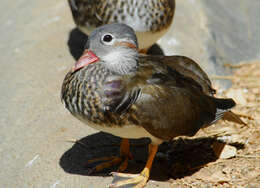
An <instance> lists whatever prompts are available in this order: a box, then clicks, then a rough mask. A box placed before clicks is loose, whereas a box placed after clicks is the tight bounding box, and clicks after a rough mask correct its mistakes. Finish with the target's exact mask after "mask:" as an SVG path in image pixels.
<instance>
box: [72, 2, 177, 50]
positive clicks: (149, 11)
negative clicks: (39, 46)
mask: <svg viewBox="0 0 260 188" xmlns="http://www.w3.org/2000/svg"><path fill="white" fill-rule="evenodd" d="M69 4H70V8H71V11H72V15H73V18H74V21H75V23H76V25H77V26H78V28H79V29H80V30H81V31H82V32H84V33H86V34H87V35H89V34H90V33H91V32H92V31H93V30H94V29H95V28H96V27H99V26H102V25H105V24H109V23H125V24H127V25H129V26H131V27H132V28H133V29H134V30H135V32H136V35H137V38H138V42H139V48H140V49H147V48H149V47H150V46H152V45H153V44H154V43H155V42H156V41H157V40H158V39H159V38H160V37H162V36H163V35H164V34H165V33H166V32H167V31H168V29H169V27H170V25H171V23H172V20H173V16H174V10H175V0H99V1H96V0H69Z"/></svg>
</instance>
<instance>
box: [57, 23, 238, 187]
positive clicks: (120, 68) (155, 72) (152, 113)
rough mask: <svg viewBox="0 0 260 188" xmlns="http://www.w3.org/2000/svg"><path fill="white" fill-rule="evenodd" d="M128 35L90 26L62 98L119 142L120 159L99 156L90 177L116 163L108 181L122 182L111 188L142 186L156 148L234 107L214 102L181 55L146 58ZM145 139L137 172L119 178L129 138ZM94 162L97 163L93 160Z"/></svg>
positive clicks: (201, 76) (116, 26)
mask: <svg viewBox="0 0 260 188" xmlns="http://www.w3.org/2000/svg"><path fill="white" fill-rule="evenodd" d="M138 49H139V48H138V39H137V36H136V34H135V31H134V29H132V28H131V27H130V26H128V25H126V24H122V23H113V24H107V25H104V26H100V27H98V28H96V29H95V30H94V31H93V32H92V33H91V34H90V35H89V38H88V41H87V44H86V49H85V51H84V53H83V55H82V56H81V57H80V58H79V60H78V61H77V62H76V63H75V65H74V66H73V67H72V69H71V70H70V71H69V72H68V73H67V74H66V76H65V78H64V81H63V84H62V88H61V99H62V101H63V103H64V105H65V108H66V109H68V110H69V111H70V113H71V114H72V115H73V116H74V117H76V118H77V119H79V120H80V121H82V122H83V123H85V124H86V125H88V126H90V127H92V128H94V129H97V130H100V131H103V132H106V133H110V134H112V135H115V136H118V137H121V138H122V142H121V145H120V155H119V156H118V157H117V156H116V157H105V158H102V159H103V160H104V159H106V161H105V162H104V163H101V164H98V165H97V166H95V167H94V168H93V171H100V170H102V169H104V168H106V167H110V166H112V165H116V164H120V165H119V171H120V172H114V173H112V175H113V176H114V177H115V178H116V177H123V178H126V179H124V180H120V181H117V182H114V183H112V184H111V185H110V187H111V188H112V187H113V188H115V187H121V186H124V185H128V184H133V185H134V187H135V188H140V187H144V186H145V185H146V183H147V181H148V180H149V175H150V170H151V167H152V163H153V160H154V158H155V155H156V152H157V150H158V146H159V145H160V144H161V143H162V142H164V141H170V140H172V139H174V138H176V137H178V136H193V135H195V134H196V133H197V132H198V131H199V130H200V129H202V128H205V127H207V126H210V125H212V124H214V123H216V122H217V121H218V120H220V119H221V118H223V117H224V116H225V114H226V113H229V112H231V111H230V110H231V109H232V108H233V107H234V106H235V101H234V100H233V99H231V98H216V97H215V96H214V93H215V90H214V89H213V88H212V87H211V81H210V80H209V78H208V76H207V74H206V73H205V72H204V71H203V70H202V69H201V68H200V67H199V65H198V64H197V63H196V62H194V61H193V60H192V59H190V58H188V57H185V56H163V55H144V54H142V53H139V51H138ZM139 138H149V139H150V141H151V142H150V144H149V154H148V159H147V162H146V165H145V167H144V169H143V170H142V171H141V172H140V174H125V173H122V172H123V171H124V170H125V169H126V168H127V165H128V160H129V159H132V158H133V156H132V154H131V152H130V150H129V139H139ZM93 161H95V162H96V161H97V160H96V159H93Z"/></svg>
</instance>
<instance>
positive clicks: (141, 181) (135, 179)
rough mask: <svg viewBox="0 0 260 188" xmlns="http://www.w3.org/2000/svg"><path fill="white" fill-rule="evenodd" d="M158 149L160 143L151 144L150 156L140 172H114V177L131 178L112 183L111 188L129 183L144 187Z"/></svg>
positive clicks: (138, 187) (140, 187)
mask: <svg viewBox="0 0 260 188" xmlns="http://www.w3.org/2000/svg"><path fill="white" fill-rule="evenodd" d="M157 150H158V145H152V144H150V145H149V157H148V160H147V162H146V165H145V168H144V169H143V170H142V172H141V173H140V174H124V173H117V172H114V173H112V174H113V176H114V178H117V177H119V178H129V179H126V180H122V181H118V182H116V183H114V184H112V185H110V188H117V187H121V186H124V185H128V184H136V185H135V186H134V188H142V187H144V186H145V185H146V183H147V181H148V179H149V176H150V170H151V167H152V164H153V159H154V157H155V154H156V152H157Z"/></svg>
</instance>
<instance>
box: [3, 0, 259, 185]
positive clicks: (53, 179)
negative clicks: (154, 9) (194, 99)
mask: <svg viewBox="0 0 260 188" xmlns="http://www.w3.org/2000/svg"><path fill="white" fill-rule="evenodd" d="M184 2H186V5H188V3H187V1H184ZM184 4H185V3H184ZM181 7H182V5H180V8H181ZM190 9H192V8H190ZM0 10H1V16H0V23H1V27H0V34H1V35H0V36H1V37H0V50H1V64H0V78H1V79H0V88H1V96H0V126H1V132H0V159H1V162H0V166H1V170H0V182H1V185H0V187H8V188H15V187H19V188H23V187H26V188H28V187H35V188H45V187H49V188H56V187H57V188H61V187H79V188H80V187H82V188H83V187H84V188H85V187H91V188H92V187H98V188H100V187H107V185H108V184H109V183H111V181H112V178H111V177H110V176H109V174H108V173H105V174H101V175H95V176H87V175H86V174H87V170H86V169H85V168H84V162H85V160H86V159H88V158H91V157H92V155H93V156H94V155H98V156H100V155H101V156H102V155H103V154H105V153H111V152H112V153H114V154H116V153H117V151H118V149H117V148H118V147H115V146H113V145H115V144H116V145H117V144H118V142H119V140H118V139H117V138H113V137H110V136H109V135H103V134H101V133H99V134H94V133H96V132H97V131H96V130H94V129H91V128H89V127H88V126H86V125H83V124H81V123H80V122H79V121H78V120H76V119H75V118H73V117H72V116H71V115H70V114H69V113H68V112H67V111H66V110H65V109H64V107H63V105H62V104H61V102H60V87H61V83H62V80H63V78H64V75H65V73H66V72H67V70H69V68H70V67H71V66H72V64H73V62H74V59H73V57H72V56H71V54H70V53H69V49H68V48H69V47H68V46H67V41H68V39H69V32H70V31H71V30H72V29H74V28H75V26H74V23H73V21H72V18H71V15H70V10H69V8H68V6H67V2H66V1H64V0H56V1H52V0H39V1H33V0H26V1H25V0H17V1H15V3H14V2H12V1H9V0H2V1H1V8H0ZM183 16H184V15H183V14H181V13H180V12H179V13H176V24H175V25H174V27H178V25H179V26H181V24H182V23H180V22H178V19H181V18H182V17H183ZM187 16H188V15H187ZM200 23H201V22H200ZM202 23H203V20H202ZM198 25H199V26H198V28H200V27H204V25H203V24H202V25H201V24H198ZM174 27H173V28H174ZM198 28H197V29H198ZM195 30H196V29H195ZM173 31H174V30H171V31H170V32H169V33H168V35H167V36H168V37H170V36H172V32H173ZM196 31H198V32H199V30H196ZM179 34H180V36H181V35H182V34H181V33H180V32H179ZM202 34H203V33H202ZM187 37H190V36H187ZM190 40H191V41H193V40H194V41H197V40H199V38H198V39H196V38H192V37H191V38H190ZM171 41H172V43H169V42H168V43H166V42H167V38H164V39H162V40H161V41H160V44H161V45H164V46H166V47H165V48H167V51H166V53H167V54H170V53H171V51H170V50H171V49H172V53H173V50H174V49H177V48H181V47H182V46H184V45H182V46H179V47H176V48H175V47H173V48H168V47H167V45H172V46H176V45H177V46H178V44H180V43H181V44H183V43H182V42H183V41H177V42H176V41H175V40H171ZM184 41H185V40H184ZM198 45H199V48H196V50H197V51H196V50H195V51H192V52H190V53H189V52H188V51H189V50H188V49H189V48H187V50H185V51H184V54H186V55H187V56H191V57H192V58H195V59H197V60H201V62H203V63H202V66H203V67H204V68H206V69H208V71H209V72H210V70H211V69H212V67H211V68H208V67H207V66H206V64H205V63H206V59H207V58H206V57H204V56H203V55H201V56H197V57H196V56H195V55H194V54H199V53H202V52H203V51H204V52H205V47H203V45H202V44H201V43H200V44H198ZM258 69H259V67H258ZM253 70H254V69H253ZM253 70H252V71H253ZM245 71H246V70H245ZM250 71H251V70H250ZM250 74H251V72H250ZM258 78H259V76H258ZM255 91H256V90H255ZM257 92H258V93H259V90H258V91H256V95H257ZM248 93H250V90H248ZM250 97H251V96H250ZM257 97H258V98H257V99H256V101H257V102H258V103H257V105H258V106H259V95H257ZM248 108H250V109H251V107H248ZM240 109H241V108H238V109H237V110H238V111H239V110H240ZM241 110H242V112H243V113H249V112H250V111H243V110H244V109H243V108H242V109H241ZM252 116H255V115H254V114H253V115H252ZM249 123H250V124H249V127H250V128H254V126H256V125H257V126H258V132H257V131H253V133H255V134H256V135H257V134H258V137H257V136H256V137H252V138H257V139H259V114H258V122H257V124H254V123H252V122H249ZM255 128H257V127H255ZM244 129H246V128H244ZM250 130H251V129H249V132H250ZM252 130H253V129H252ZM251 133H252V132H250V134H251ZM93 134H94V135H93ZM88 135H89V136H88ZM247 136H248V137H249V135H247ZM71 139H74V140H75V139H78V140H81V141H84V143H85V144H88V143H89V148H85V147H82V146H80V145H78V144H74V143H71V142H67V141H68V140H71ZM254 141H255V142H256V141H257V140H252V146H254V148H253V149H252V151H254V149H257V146H256V145H253V142H254ZM258 143H259V140H258ZM105 144H107V145H108V146H104V145H105ZM109 144H110V145H109ZM111 145H112V146H111ZM101 148H103V149H101ZM246 148H247V149H250V148H251V142H248V144H247V145H246ZM143 150H144V148H142V147H139V148H137V149H136V151H137V152H136V155H137V158H138V156H140V157H139V158H140V161H141V162H140V161H139V162H138V160H137V162H135V163H134V164H133V165H132V166H136V168H137V169H138V170H140V169H141V168H142V165H143V164H144V163H143V161H144V160H145V155H143V153H142V151H143ZM250 151H251V150H250ZM258 151H259V150H258ZM241 152H242V154H243V155H246V154H247V153H246V152H247V150H242V151H241ZM249 154H250V155H257V153H256V152H255V153H254V152H253V153H250V152H249ZM258 155H259V152H258ZM242 159H243V158H242ZM242 159H240V158H235V159H232V160H234V161H236V160H237V161H239V160H242ZM245 160H246V161H249V163H251V161H250V160H253V161H252V166H253V167H255V168H257V169H258V170H259V160H258V159H256V158H255V159H248V158H245ZM254 160H255V161H254ZM242 162H244V161H242ZM238 163H239V162H238ZM140 164H141V165H140ZM227 164H229V162H227ZM256 165H257V166H256ZM156 166H157V167H156ZM158 166H159V167H158ZM157 168H158V169H160V163H158V162H157V163H155V169H157ZM234 168H235V167H234ZM130 169H131V166H130ZM155 171H156V170H155ZM164 173H165V174H166V175H167V174H168V173H169V172H164ZM157 174H158V173H157ZM103 175H104V177H103ZM252 177H253V178H255V177H254V176H252ZM190 178H191V179H192V178H193V176H187V177H186V178H184V179H180V180H176V182H175V180H171V179H170V181H168V180H169V178H160V175H159V176H157V175H156V173H155V175H154V176H153V177H152V178H151V179H152V180H151V181H149V183H148V186H147V187H150V188H152V187H161V188H164V187H171V186H173V187H175V185H176V183H177V184H180V185H183V184H182V183H183V182H182V181H185V182H186V184H187V185H190V184H192V182H191V180H190ZM227 178H230V177H227ZM157 179H161V181H155V180H157ZM193 181H197V179H196V178H194V179H193ZM200 181H202V180H200ZM205 181H209V182H208V184H211V180H205ZM226 181H230V182H231V181H232V180H230V179H227V180H226ZM254 181H255V179H254ZM203 182H204V180H203ZM258 182H259V179H258ZM231 183H233V182H231ZM212 185H214V184H212ZM228 185H229V184H228ZM181 187H182V186H181Z"/></svg>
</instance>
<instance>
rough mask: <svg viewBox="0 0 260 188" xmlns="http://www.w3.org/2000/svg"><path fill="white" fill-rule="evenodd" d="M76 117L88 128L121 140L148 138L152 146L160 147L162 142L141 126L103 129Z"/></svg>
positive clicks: (103, 127)
mask: <svg viewBox="0 0 260 188" xmlns="http://www.w3.org/2000/svg"><path fill="white" fill-rule="evenodd" d="M75 117H77V118H78V119H79V120H80V121H82V122H83V123H85V124H87V125H88V126H90V127H92V128H94V129H97V130H100V131H103V132H106V133H110V134H112V135H115V136H118V137H121V138H131V139H138V138H150V139H151V142H152V143H153V144H157V145H160V144H161V143H162V142H163V140H161V139H160V138H157V137H154V136H153V135H151V134H150V133H149V132H148V131H146V130H145V129H144V128H143V127H141V126H135V125H124V126H123V127H105V126H100V125H97V124H94V123H91V122H88V121H86V120H84V119H82V118H81V117H80V116H75Z"/></svg>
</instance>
